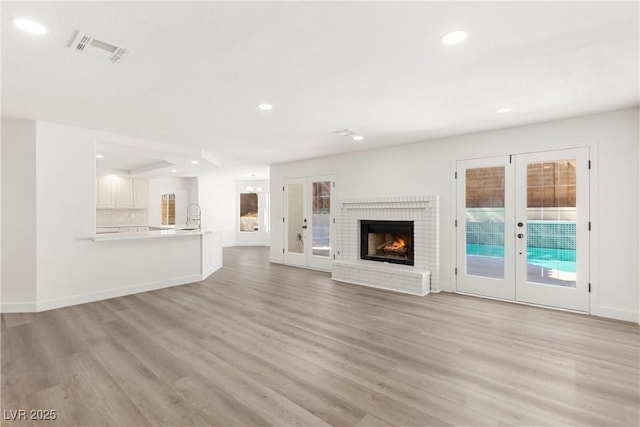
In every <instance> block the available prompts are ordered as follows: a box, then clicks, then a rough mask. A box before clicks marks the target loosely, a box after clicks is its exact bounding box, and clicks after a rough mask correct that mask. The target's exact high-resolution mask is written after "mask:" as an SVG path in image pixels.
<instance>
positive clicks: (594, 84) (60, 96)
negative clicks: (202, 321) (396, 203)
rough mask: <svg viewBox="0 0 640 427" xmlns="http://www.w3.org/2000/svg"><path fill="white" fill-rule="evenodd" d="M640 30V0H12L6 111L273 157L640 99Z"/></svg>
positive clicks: (5, 58)
mask: <svg viewBox="0 0 640 427" xmlns="http://www.w3.org/2000/svg"><path fill="white" fill-rule="evenodd" d="M14 17H29V18H32V19H35V20H38V21H39V22H41V23H42V24H43V25H44V26H46V27H47V29H48V33H47V34H46V35H44V36H35V35H29V34H25V33H22V32H21V31H19V30H18V29H17V28H16V27H15V26H13V25H12V23H11V19H12V18H14ZM458 28H461V29H464V30H466V31H467V32H468V33H469V38H468V40H467V41H466V42H465V43H463V44H461V45H457V46H445V45H443V44H441V43H440V36H441V35H442V34H444V33H445V32H447V31H449V30H451V29H458ZM77 30H80V31H84V32H87V33H89V34H91V35H93V36H95V37H97V38H99V39H102V40H104V41H107V42H111V43H113V44H117V45H120V46H123V47H126V48H129V49H132V50H133V53H132V54H130V55H129V56H127V57H125V59H124V61H122V63H120V64H112V63H110V62H108V61H107V60H104V59H98V58H94V57H91V56H86V55H82V54H78V53H76V52H74V51H72V50H71V49H68V48H67V46H68V45H69V44H70V42H71V40H72V39H73V37H74V35H75V33H76V31H77ZM638 36H639V25H638V3H637V2H627V3H619V2H566V3H565V2H491V3H489V2H464V3H463V2H255V3H253V2H215V3H214V2H2V113H3V115H4V116H11V117H22V118H30V119H38V120H44V121H50V122H55V123H61V124H67V125H73V126H79V127H83V128H89V129H95V130H101V131H107V132H113V133H118V134H123V135H129V136H133V137H139V138H146V139H150V140H153V141H158V142H162V143H167V144H176V145H184V146H187V147H188V148H189V149H192V150H206V151H207V152H208V153H211V154H212V155H213V156H215V157H216V158H217V159H219V160H220V162H221V164H222V165H223V166H227V165H242V164H270V163H276V162H282V161H288V160H296V159H302V158H310V157H317V156H323V155H329V154H335V153H341V152H347V151H355V150H363V149H368V148H373V147H381V146H387V145H395V144H403V143H411V142H417V141H424V140H428V139H431V138H435V137H440V136H446V135H453V134H461V133H467V132H472V131H478V130H485V129H494V128H501V127H507V126H513V125H517V124H523V123H531V122H537V121H544V120H550V119H555V118H562V117H569V116H575V115H580V114H585V113H591V112H597V111H604V110H611V109H616V108H623V107H629V106H634V105H638V103H639V99H640V98H639V94H638V91H639V86H638V73H639V65H638V62H639V59H638V58H639V53H638V52H639V42H638V39H639V37H638ZM261 102H269V103H272V104H273V105H274V109H273V110H272V111H270V112H262V111H258V110H257V108H256V105H257V104H258V103H261ZM503 106H509V107H511V108H512V109H513V111H512V112H511V113H508V114H502V115H500V114H496V112H495V111H496V109H498V108H500V107H503ZM343 128H350V129H353V130H355V131H357V132H359V133H361V134H362V135H364V137H365V140H364V141H362V142H354V141H352V140H351V139H349V138H345V137H340V136H336V135H332V134H331V133H330V132H331V131H333V130H337V129H343Z"/></svg>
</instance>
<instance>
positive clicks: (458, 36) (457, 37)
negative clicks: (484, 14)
mask: <svg viewBox="0 0 640 427" xmlns="http://www.w3.org/2000/svg"><path fill="white" fill-rule="evenodd" d="M467 35H468V34H467V33H466V31H462V30H454V31H449V32H448V33H447V34H445V35H444V36H442V37H441V38H440V40H441V41H442V44H448V45H452V44H458V43H462V42H463V41H465V40H466V39H467Z"/></svg>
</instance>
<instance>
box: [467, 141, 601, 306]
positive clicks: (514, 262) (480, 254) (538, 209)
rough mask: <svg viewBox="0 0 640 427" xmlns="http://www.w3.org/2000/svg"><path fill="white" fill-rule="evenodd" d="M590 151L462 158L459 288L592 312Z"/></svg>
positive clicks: (585, 149) (507, 298) (473, 292)
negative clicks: (590, 279) (590, 281)
mask: <svg viewBox="0 0 640 427" xmlns="http://www.w3.org/2000/svg"><path fill="white" fill-rule="evenodd" d="M588 161H589V151H588V148H577V149H568V150H555V151H546V152H539V153H525V154H517V155H511V156H501V157H492V158H485V159H474V160H463V161H459V162H457V177H458V179H457V191H456V194H457V195H456V198H457V200H456V204H457V224H458V226H457V237H456V247H457V251H456V252H457V255H456V256H457V259H456V263H457V290H458V291H460V292H465V293H471V294H477V295H482V296H489V297H495V298H500V299H506V300H513V301H519V302H526V303H533V304H540V305H547V306H552V307H558V308H564V309H571V310H578V311H589V169H588Z"/></svg>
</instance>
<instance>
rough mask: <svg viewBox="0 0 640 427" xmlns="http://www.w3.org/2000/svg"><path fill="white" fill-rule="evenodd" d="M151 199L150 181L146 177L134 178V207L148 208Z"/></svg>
mask: <svg viewBox="0 0 640 427" xmlns="http://www.w3.org/2000/svg"><path fill="white" fill-rule="evenodd" d="M148 199H149V181H148V180H147V179H144V178H134V180H133V207H134V208H136V209H146V208H147V205H148V204H149V203H148Z"/></svg>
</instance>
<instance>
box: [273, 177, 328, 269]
mask: <svg viewBox="0 0 640 427" xmlns="http://www.w3.org/2000/svg"><path fill="white" fill-rule="evenodd" d="M318 181H330V182H331V185H330V191H331V195H330V203H331V208H330V211H329V239H330V245H331V248H330V251H329V253H328V256H324V255H315V254H314V250H313V227H314V219H313V218H314V216H313V206H312V203H313V188H312V185H311V184H312V183H314V182H318ZM334 183H335V181H334V175H333V174H323V175H314V176H308V177H300V178H290V179H285V180H284V227H283V228H284V236H283V237H284V263H285V264H287V265H293V266H297V267H306V268H310V269H315V270H323V271H331V261H332V259H333V253H334V249H333V247H334V228H335V224H334V218H335V213H334V207H335V206H336V203H335V200H334V199H335V198H334ZM290 185H301V186H302V209H301V213H302V217H301V218H290V212H289V192H290V191H291V190H293V187H292V188H290V187H289V186H290ZM290 225H292V226H293V227H296V228H299V231H298V232H297V233H295V232H294V233H295V234H297V235H298V239H296V238H295V234H294V235H293V237H292V238H291V239H290V238H289V237H290V236H289V226H290ZM299 251H302V252H299Z"/></svg>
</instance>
